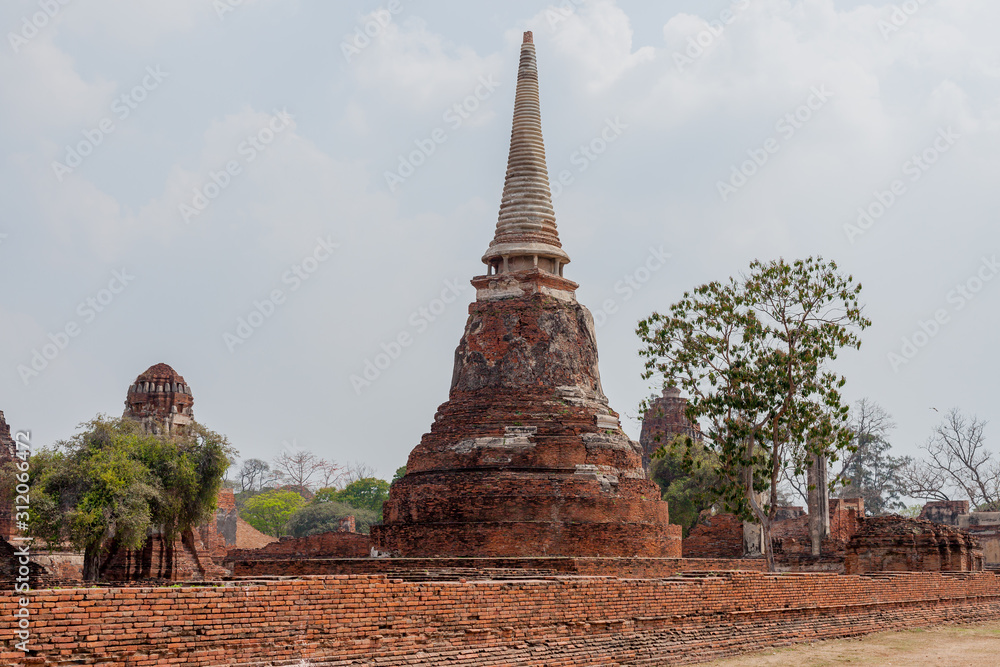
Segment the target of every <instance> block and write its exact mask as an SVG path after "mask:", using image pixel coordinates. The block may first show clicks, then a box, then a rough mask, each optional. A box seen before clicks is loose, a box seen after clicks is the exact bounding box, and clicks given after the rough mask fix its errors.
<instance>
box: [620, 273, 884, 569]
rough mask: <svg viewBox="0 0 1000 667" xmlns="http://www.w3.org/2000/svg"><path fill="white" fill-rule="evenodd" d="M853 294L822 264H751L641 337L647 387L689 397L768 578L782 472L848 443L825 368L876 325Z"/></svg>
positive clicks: (837, 385)
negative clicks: (759, 542)
mask: <svg viewBox="0 0 1000 667" xmlns="http://www.w3.org/2000/svg"><path fill="white" fill-rule="evenodd" d="M860 291H861V285H855V284H854V282H853V279H852V278H851V277H850V276H846V277H845V276H842V275H841V274H840V273H839V272H838V270H837V266H836V264H835V263H833V262H824V261H823V260H822V259H821V258H808V259H805V260H797V261H795V262H793V263H787V262H785V261H784V260H775V261H771V262H761V261H754V262H752V263H751V264H750V268H749V272H748V273H747V274H745V275H743V276H740V277H739V278H730V279H729V280H728V282H718V281H716V282H711V283H708V284H706V285H702V286H700V287H697V288H696V289H694V290H693V291H692V292H689V293H685V294H684V296H683V298H682V299H681V300H680V301H679V302H677V303H675V304H673V305H672V306H671V307H670V310H669V311H668V313H667V314H660V313H657V312H654V313H653V314H652V315H651V316H650V317H649V318H647V319H645V320H643V321H641V322H640V323H639V326H638V329H637V331H636V333H637V334H638V335H639V337H640V339H641V341H642V344H643V346H642V347H641V349H640V354H641V355H642V356H644V357H646V359H647V361H646V365H645V372H644V374H643V377H644V378H646V379H649V378H652V377H654V376H657V377H659V378H661V380H662V382H663V384H664V385H671V384H675V385H678V386H680V387H681V388H682V389H684V390H686V391H687V393H688V394H689V396H690V397H691V399H690V405H689V407H688V411H687V412H688V415H687V416H688V418H689V419H691V420H693V421H694V420H704V421H705V423H706V425H707V429H706V431H705V438H706V440H705V442H706V445H707V446H708V447H709V448H710V449H711V450H712V451H713V452H714V453H715V454H716V455H717V456H718V458H719V468H718V471H719V480H720V483H719V485H718V487H717V489H718V491H719V496H720V499H721V500H722V502H723V503H724V504H725V506H726V508H727V509H728V510H729V511H732V512H734V513H735V514H736V515H737V516H739V517H740V518H742V519H744V520H748V521H756V522H757V523H759V524H760V525H761V526H762V528H763V530H764V550H765V555H766V557H767V561H768V565H769V567H770V568H771V569H772V570H773V568H774V555H773V549H772V546H771V522H772V521H773V519H774V516H775V513H776V511H777V506H778V484H779V481H780V479H781V478H782V475H783V471H784V470H785V469H786V468H788V467H791V468H793V469H795V470H797V471H801V470H803V469H804V468H805V467H806V466H807V465H808V463H809V458H810V457H812V456H824V457H827V458H831V459H832V458H835V457H836V455H837V452H839V451H841V450H843V449H845V448H846V447H848V446H849V444H850V440H851V432H850V429H849V428H848V425H847V416H848V408H847V406H845V405H843V402H842V398H841V395H840V389H841V388H842V387H843V385H844V383H845V379H844V378H843V377H841V376H838V375H837V374H835V373H833V372H831V371H830V370H829V368H828V363H829V362H830V361H832V360H833V359H836V357H837V352H838V350H839V349H840V348H843V347H850V348H859V347H860V346H861V341H860V338H859V337H858V334H857V333H856V332H857V331H860V330H863V329H864V328H866V327H868V326H869V325H870V324H871V323H870V322H869V321H868V320H867V319H866V318H865V317H864V316H863V315H862V306H861V304H860V302H859V294H860ZM797 446H798V447H797ZM796 451H800V452H801V453H802V454H801V455H796Z"/></svg>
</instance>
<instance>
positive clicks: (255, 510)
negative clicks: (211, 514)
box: [242, 490, 306, 537]
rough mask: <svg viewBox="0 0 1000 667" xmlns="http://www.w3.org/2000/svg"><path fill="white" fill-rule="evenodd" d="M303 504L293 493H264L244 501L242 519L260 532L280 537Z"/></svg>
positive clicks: (296, 494) (298, 496) (274, 491)
mask: <svg viewBox="0 0 1000 667" xmlns="http://www.w3.org/2000/svg"><path fill="white" fill-rule="evenodd" d="M305 504H306V501H305V500H303V498H302V496H300V495H299V494H298V493H296V492H295V491H281V490H271V491H265V492H264V493H258V494H257V495H255V496H253V497H252V498H250V499H248V500H247V501H246V503H245V504H244V505H243V512H242V517H243V519H244V520H245V521H246V522H247V523H249V524H250V525H251V526H253V527H254V528H256V529H257V530H259V531H260V532H262V533H265V534H267V535H273V536H274V537H281V536H282V535H285V534H286V532H287V528H288V522H289V519H291V517H292V515H293V514H295V513H296V512H297V511H298V510H300V509H302V508H303V507H304V506H305Z"/></svg>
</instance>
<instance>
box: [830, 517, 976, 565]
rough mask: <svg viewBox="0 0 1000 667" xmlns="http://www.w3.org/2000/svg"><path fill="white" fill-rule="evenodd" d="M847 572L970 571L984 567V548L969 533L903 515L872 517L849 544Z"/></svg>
mask: <svg viewBox="0 0 1000 667" xmlns="http://www.w3.org/2000/svg"><path fill="white" fill-rule="evenodd" d="M845 568H846V571H847V573H848V574H861V573H864V572H890V571H910V572H969V571H976V570H982V569H983V551H982V548H981V547H980V546H979V542H978V540H976V538H974V537H972V536H971V535H969V533H968V532H966V531H963V530H960V529H958V528H955V527H953V526H946V525H942V524H937V523H932V522H930V521H925V520H923V519H909V518H905V517H901V516H883V517H869V518H867V519H864V521H863V522H862V523H861V527H860V529H859V530H858V532H857V533H855V535H854V536H853V537H852V538H851V541H850V543H849V544H848V545H847V557H846V562H845Z"/></svg>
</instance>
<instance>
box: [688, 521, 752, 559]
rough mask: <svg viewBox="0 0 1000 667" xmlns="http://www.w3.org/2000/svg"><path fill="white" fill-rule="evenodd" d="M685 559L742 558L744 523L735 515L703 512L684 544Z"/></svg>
mask: <svg viewBox="0 0 1000 667" xmlns="http://www.w3.org/2000/svg"><path fill="white" fill-rule="evenodd" d="M683 555H684V558H742V557H743V522H742V521H740V520H739V519H737V518H736V516H735V515H733V514H727V513H724V512H723V513H719V514H712V512H711V511H710V510H705V511H703V512H702V513H701V514H700V515H699V516H698V523H696V524H695V527H694V528H692V529H691V532H690V533H688V536H687V537H685V538H684V543H683Z"/></svg>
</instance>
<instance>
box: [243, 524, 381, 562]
mask: <svg viewBox="0 0 1000 667" xmlns="http://www.w3.org/2000/svg"><path fill="white" fill-rule="evenodd" d="M369 555H371V541H370V539H369V537H368V535H365V534H363V533H346V532H340V531H337V532H329V533H320V534H319V535H309V536H307V537H299V538H294V537H283V538H281V539H280V540H279V541H277V542H271V543H270V544H268V545H266V546H265V547H263V548H261V549H231V550H230V551H229V553H228V555H227V556H226V561H227V562H231V561H237V560H275V559H278V560H281V559H298V558H366V557H368V556H369Z"/></svg>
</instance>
